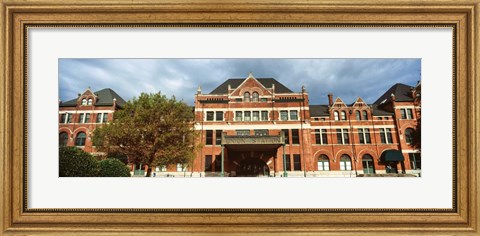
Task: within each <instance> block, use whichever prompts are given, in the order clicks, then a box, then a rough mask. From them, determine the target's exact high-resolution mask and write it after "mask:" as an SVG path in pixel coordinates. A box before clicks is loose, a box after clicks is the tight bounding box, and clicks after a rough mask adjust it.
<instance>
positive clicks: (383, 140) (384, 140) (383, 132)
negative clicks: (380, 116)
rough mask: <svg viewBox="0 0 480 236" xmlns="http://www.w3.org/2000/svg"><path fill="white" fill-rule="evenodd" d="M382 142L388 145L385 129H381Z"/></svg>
mask: <svg viewBox="0 0 480 236" xmlns="http://www.w3.org/2000/svg"><path fill="white" fill-rule="evenodd" d="M380 140H381V141H382V143H383V144H386V143H387V139H386V137H385V129H384V128H381V129H380Z"/></svg>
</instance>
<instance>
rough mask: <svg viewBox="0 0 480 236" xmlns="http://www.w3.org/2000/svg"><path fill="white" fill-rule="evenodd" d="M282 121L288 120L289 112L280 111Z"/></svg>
mask: <svg viewBox="0 0 480 236" xmlns="http://www.w3.org/2000/svg"><path fill="white" fill-rule="evenodd" d="M280 120H288V111H280Z"/></svg>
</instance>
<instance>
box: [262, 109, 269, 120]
mask: <svg viewBox="0 0 480 236" xmlns="http://www.w3.org/2000/svg"><path fill="white" fill-rule="evenodd" d="M262 120H268V111H262Z"/></svg>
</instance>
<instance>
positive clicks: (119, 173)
mask: <svg viewBox="0 0 480 236" xmlns="http://www.w3.org/2000/svg"><path fill="white" fill-rule="evenodd" d="M98 165H99V171H98V176H99V177H130V169H129V168H128V166H126V165H125V164H124V163H123V162H121V161H120V160H118V159H114V158H108V159H105V160H101V161H99V162H98Z"/></svg>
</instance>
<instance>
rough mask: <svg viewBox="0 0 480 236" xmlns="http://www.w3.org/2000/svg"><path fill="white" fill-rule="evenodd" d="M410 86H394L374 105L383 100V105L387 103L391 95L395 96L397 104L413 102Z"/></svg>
mask: <svg viewBox="0 0 480 236" xmlns="http://www.w3.org/2000/svg"><path fill="white" fill-rule="evenodd" d="M412 88H413V87H412V86H409V85H406V84H400V83H398V84H395V85H393V86H392V87H391V88H390V89H388V90H387V92H385V93H384V94H383V95H382V96H381V97H380V98H378V99H377V101H375V102H374V103H375V104H377V105H379V104H381V103H382V101H383V100H385V102H384V103H388V102H390V101H391V100H392V97H391V94H392V93H393V94H394V95H395V101H398V102H409V101H413V98H412V94H411V90H412Z"/></svg>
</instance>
